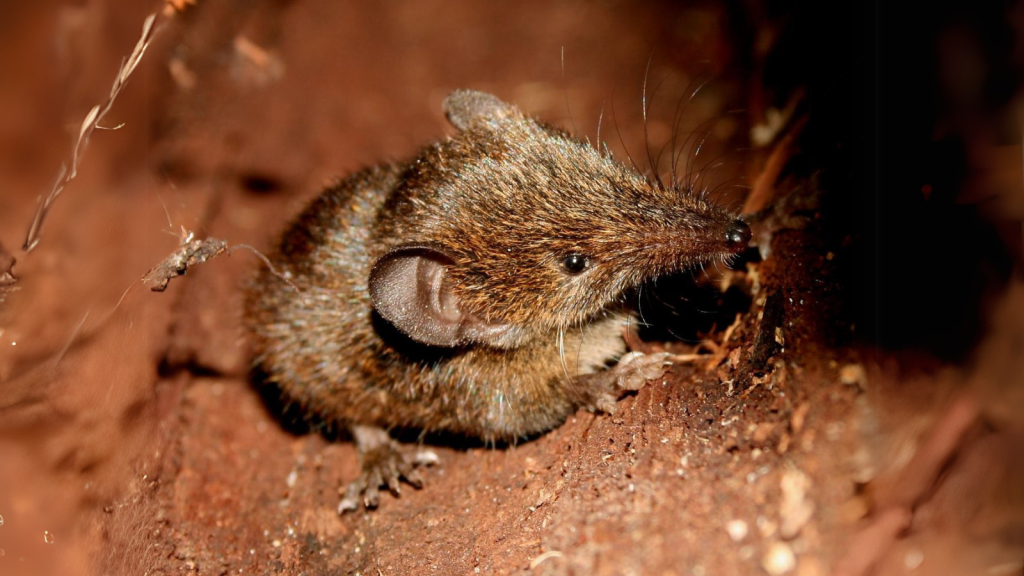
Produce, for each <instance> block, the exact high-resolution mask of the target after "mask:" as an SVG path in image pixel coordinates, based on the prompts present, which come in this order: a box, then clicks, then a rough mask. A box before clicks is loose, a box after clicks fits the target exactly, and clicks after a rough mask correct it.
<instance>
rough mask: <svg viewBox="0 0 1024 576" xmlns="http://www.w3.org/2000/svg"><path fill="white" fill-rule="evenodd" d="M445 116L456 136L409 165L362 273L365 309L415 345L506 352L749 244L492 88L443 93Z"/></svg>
mask: <svg viewBox="0 0 1024 576" xmlns="http://www.w3.org/2000/svg"><path fill="white" fill-rule="evenodd" d="M445 112H446V114H447V116H448V119H449V120H450V121H451V123H452V124H453V125H454V126H455V127H456V128H458V129H459V134H458V135H456V136H454V137H452V138H450V139H449V140H447V141H445V142H441V143H438V144H436V145H434V146H433V147H431V148H429V149H427V150H426V151H425V152H424V153H423V154H422V155H421V156H420V157H419V158H418V159H417V160H416V161H415V162H414V163H413V164H411V165H410V167H409V168H408V170H407V172H406V174H405V176H404V178H403V180H404V183H403V185H402V187H401V188H400V189H399V190H397V191H396V193H395V194H394V196H393V197H392V198H391V199H390V201H389V203H388V205H387V206H386V207H385V209H384V211H383V212H384V213H385V214H387V215H388V217H387V218H382V219H381V220H380V221H379V222H378V227H377V229H376V234H377V237H378V238H381V239H382V241H383V244H384V248H383V250H384V251H383V253H382V255H380V257H379V258H378V259H377V261H376V263H375V265H374V266H373V270H372V273H371V275H370V281H369V288H370V293H371V296H372V299H373V303H374V306H375V308H376V309H377V311H378V312H379V313H380V314H381V315H382V316H383V317H384V318H386V319H387V320H389V321H390V322H392V323H393V324H394V325H395V326H396V327H397V328H399V329H400V330H402V331H403V332H405V333H406V334H407V335H409V336H410V337H412V338H413V339H415V340H418V341H420V342H423V343H426V344H433V345H437V346H460V345H468V344H474V343H483V344H487V345H490V346H496V347H499V348H502V347H514V346H517V345H519V344H520V343H522V342H524V341H526V340H527V339H529V338H530V337H531V335H534V334H537V333H540V332H543V331H549V330H552V329H558V328H567V327H570V326H576V325H579V324H582V323H585V322H586V321H588V320H589V319H590V318H593V317H594V316H595V315H598V314H600V313H601V312H602V311H603V310H604V309H606V308H607V307H608V306H609V305H611V304H612V303H614V302H615V301H616V300H617V299H618V298H619V297H620V296H621V295H622V293H623V292H624V291H625V290H627V289H629V288H632V287H635V286H637V285H639V284H641V283H643V282H645V281H648V280H651V279H652V278H655V277H657V276H659V275H662V274H666V273H670V272H675V271H679V270H682V269H685V268H689V267H692V266H695V265H698V264H702V263H707V262H710V261H714V260H723V259H726V258H728V257H730V256H732V255H734V254H736V253H737V252H740V251H742V250H743V249H744V248H745V247H746V245H747V242H748V241H749V240H750V230H749V228H747V226H746V224H744V223H743V222H741V221H739V220H736V219H735V218H734V217H733V216H731V215H729V214H728V213H727V212H726V211H724V210H723V209H722V208H720V207H719V206H717V205H715V204H714V203H712V202H710V201H708V200H707V199H706V198H704V197H702V196H701V195H698V194H693V193H691V192H689V191H682V190H669V189H664V188H662V187H660V186H657V185H654V184H652V183H651V182H649V181H648V180H647V179H646V178H644V177H643V176H641V175H639V174H637V173H636V172H634V171H632V170H629V169H628V168H626V167H624V166H622V165H620V164H618V163H617V162H615V161H614V160H612V159H611V158H610V157H608V156H607V155H603V154H601V153H599V152H598V151H597V150H595V149H594V148H592V147H591V146H589V145H588V144H585V143H583V142H580V141H579V140H577V139H575V138H573V137H571V136H569V135H568V134H566V133H564V132H562V131H560V130H558V129H555V128H552V127H550V126H547V125H545V124H543V123H541V122H539V121H537V120H535V119H532V118H529V117H526V116H524V115H523V114H522V113H521V112H520V111H519V110H518V109H517V108H515V107H514V106H512V105H509V104H506V103H504V102H502V101H501V100H499V99H497V98H495V97H494V96H491V95H489V94H485V93H482V92H473V91H465V90H460V91H456V92H455V93H453V94H452V95H450V96H449V97H448V98H447V100H446V101H445Z"/></svg>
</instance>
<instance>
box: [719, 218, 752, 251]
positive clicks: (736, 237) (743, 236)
mask: <svg viewBox="0 0 1024 576" xmlns="http://www.w3.org/2000/svg"><path fill="white" fill-rule="evenodd" d="M750 238H751V233H750V226H747V223H746V222H743V221H742V220H736V221H735V222H733V223H732V225H730V226H729V229H728V230H726V231H725V243H726V244H727V245H728V246H729V248H731V249H732V250H733V251H734V252H742V251H743V250H744V249H746V247H747V244H749V243H750Z"/></svg>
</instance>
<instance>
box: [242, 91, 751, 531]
mask: <svg viewBox="0 0 1024 576" xmlns="http://www.w3.org/2000/svg"><path fill="white" fill-rule="evenodd" d="M444 109H445V113H446V114H447V116H448V119H449V120H450V121H451V123H452V124H453V125H454V126H455V127H456V128H457V129H458V131H459V132H458V133H457V134H456V135H454V136H452V137H450V138H448V139H446V140H442V141H440V142H436V143H434V144H431V145H429V146H427V147H426V148H424V149H423V150H421V151H420V152H419V154H418V155H416V156H415V157H414V158H412V159H411V160H408V161H406V162H399V163H394V164H384V165H380V166H376V167H373V168H369V169H366V170H363V171H361V172H359V173H357V174H355V175H353V176H351V177H349V178H347V179H345V180H343V181H341V182H340V183H338V184H337V185H335V186H333V187H331V188H328V189H327V190H326V191H324V192H323V193H322V194H321V195H320V196H319V197H318V198H317V199H316V200H314V201H313V202H312V203H311V204H310V205H309V206H308V207H307V208H306V210H305V211H304V212H303V213H302V215H301V216H299V217H298V219H297V220H296V221H295V222H294V223H292V224H291V226H290V227H289V228H288V229H287V231H286V232H285V233H284V236H283V238H282V240H281V244H280V248H279V250H278V251H277V253H276V254H275V255H274V256H273V258H272V260H273V263H274V265H275V267H278V268H279V269H280V270H281V271H282V272H283V276H285V277H287V278H288V280H287V281H286V280H284V279H282V278H280V277H278V276H277V275H275V274H272V273H271V272H269V271H267V270H264V271H262V272H261V273H260V274H259V275H258V277H257V278H256V280H255V282H254V284H253V286H252V288H251V290H250V292H249V295H248V299H247V317H248V323H249V330H250V331H251V333H252V344H253V348H254V354H255V357H254V365H255V369H256V370H257V371H258V373H260V374H261V375H262V376H261V378H262V379H264V380H265V381H266V382H268V383H270V384H274V385H276V386H277V387H278V388H279V389H280V390H281V391H282V392H283V393H284V394H285V395H286V397H287V399H288V400H289V401H291V402H295V403H297V404H298V405H299V406H301V407H302V409H303V410H305V411H307V412H309V413H312V414H315V415H317V416H318V417H319V418H322V419H325V420H327V421H331V422H337V423H340V424H342V425H345V426H347V427H348V428H349V430H350V431H351V432H352V435H353V437H354V439H355V441H356V443H357V445H358V448H359V452H360V457H361V462H362V468H363V473H362V475H361V476H360V477H359V479H357V480H356V481H354V482H352V483H351V484H350V485H349V487H348V489H347V491H346V494H345V497H344V498H343V499H342V502H341V505H340V506H339V511H342V512H343V511H345V510H353V509H356V508H358V506H359V501H360V500H362V501H363V503H364V504H365V505H366V506H368V507H373V506H376V505H377V503H378V499H379V489H380V487H381V486H383V485H386V486H387V487H388V488H390V489H391V490H392V491H393V492H395V493H397V492H398V488H399V480H400V478H405V479H406V480H407V481H408V482H410V483H412V484H414V485H416V486H419V485H420V483H421V481H420V478H419V475H418V474H417V472H416V470H415V469H414V467H413V461H412V459H411V458H410V457H407V456H405V455H403V454H402V453H401V451H400V449H399V446H398V445H397V444H396V443H395V441H394V440H392V439H391V438H390V436H389V434H388V432H387V431H388V430H391V429H394V428H403V429H409V428H412V429H419V430H423V431H428V432H429V431H445V432H451V433H456V434H463V435H467V436H471V437H475V438H480V439H483V440H485V441H489V442H494V441H511V440H515V439H518V438H523V437H525V436H529V435H532V434H537V433H540V432H544V431H547V430H550V429H551V428H554V427H556V426H558V425H559V424H561V423H562V422H563V421H564V420H565V419H566V418H567V417H568V416H569V415H570V414H571V413H573V411H575V410H577V409H578V408H580V407H586V408H590V409H596V410H602V411H605V412H611V411H613V410H614V409H615V402H616V400H617V399H618V398H619V397H620V396H621V395H622V393H623V392H624V391H626V390H637V389H639V388H641V387H642V386H643V385H644V383H645V382H646V381H647V380H649V379H653V378H657V377H660V376H661V375H662V374H663V373H664V371H665V367H666V365H667V362H666V355H664V354H650V355H644V354H641V353H638V352H628V353H627V350H626V345H625V341H624V339H623V336H624V333H625V328H626V325H627V323H628V322H630V321H631V319H632V316H631V315H630V312H628V311H626V310H625V309H624V308H623V307H622V306H621V303H620V300H621V298H622V295H623V292H624V291H625V290H628V289H630V288H633V287H635V286H637V285H639V284H640V283H642V282H645V281H648V280H650V279H653V278H654V277H656V276H658V275H661V274H665V273H669V272H673V271H678V270H681V269H684V268H687V267H690V266H693V265H695V264H697V263H701V262H707V261H711V260H715V259H725V258H727V257H729V256H731V255H733V254H735V253H737V252H739V251H741V250H743V249H744V248H745V247H746V245H747V242H748V241H749V240H750V230H749V228H747V226H746V225H745V224H744V223H743V222H740V221H738V220H736V219H735V218H733V217H732V216H730V215H729V214H728V213H726V212H725V211H724V210H723V209H722V208H720V207H718V206H716V205H715V204H713V203H711V202H709V201H707V200H706V199H705V198H704V197H702V196H701V195H698V194H694V193H691V192H689V191H686V190H674V189H666V188H663V187H661V186H660V185H656V184H653V183H652V182H650V181H648V180H647V179H645V178H644V177H643V176H641V175H639V174H637V173H636V172H634V171H632V170H629V169H627V168H625V167H624V166H622V165H620V164H618V163H616V162H614V161H613V160H612V159H610V158H609V157H608V156H607V155H605V154H601V153H600V152H598V151H597V150H595V149H594V148H592V147H591V146H589V145H588V144H585V143H583V142H581V141H580V140H578V139H576V138H573V137H572V136H570V135H568V134H567V133H565V132H563V131H561V130H558V129H556V128H553V127H551V126H548V125H546V124H544V123H542V122H539V121H537V120H534V119H532V118H529V117H527V116H524V115H523V114H522V113H521V112H520V111H519V110H518V109H517V108H515V107H514V106H512V105H509V104H506V103H505V102H502V101H501V100H499V99H498V98H496V97H494V96H491V95H489V94H484V93H482V92H474V91H467V90H459V91H456V92H454V93H453V94H451V95H450V96H449V97H448V98H447V99H446V100H445V103H444ZM296 288H298V289H299V290H300V291H301V292H296ZM614 361H617V364H615V365H614V366H611V367H608V366H609V364H610V363H611V362H614Z"/></svg>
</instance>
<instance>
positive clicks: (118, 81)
mask: <svg viewBox="0 0 1024 576" xmlns="http://www.w3.org/2000/svg"><path fill="white" fill-rule="evenodd" d="M173 14H174V11H173V10H170V11H168V10H165V11H163V12H159V13H153V14H150V15H149V16H148V17H147V18H146V20H145V21H144V22H143V23H142V35H141V36H140V37H139V41H138V43H136V44H135V49H134V50H132V53H131V54H130V55H129V56H128V58H126V59H124V60H123V61H122V62H121V68H120V69H119V70H118V72H117V77H116V78H114V83H113V85H112V86H111V87H110V94H109V95H108V96H107V99H106V100H105V101H104V102H103V103H102V104H97V105H96V106H93V107H92V109H91V110H89V113H88V114H86V115H85V120H83V121H82V125H81V127H80V128H79V129H78V138H77V140H76V141H75V145H74V147H73V148H72V150H71V159H70V161H69V162H65V163H63V164H61V166H60V170H58V172H57V179H56V181H55V182H54V183H53V187H52V188H50V193H49V194H47V195H46V198H45V199H44V198H42V197H40V200H39V208H38V209H37V210H36V214H35V217H34V218H33V219H32V224H31V226H29V229H28V234H26V235H25V243H24V244H23V245H22V250H24V251H25V252H30V251H31V250H32V249H33V248H35V247H36V246H38V245H39V238H40V234H41V231H42V229H43V221H44V220H45V219H46V214H47V213H48V212H49V211H50V207H51V206H52V205H53V202H54V201H55V200H56V199H57V197H58V196H60V193H61V192H62V191H64V188H65V187H66V186H67V185H68V183H70V182H71V181H72V180H74V178H75V176H77V175H78V167H79V165H80V164H81V162H82V157H83V155H84V154H85V150H86V148H88V146H89V139H90V137H91V136H92V133H93V131H95V130H96V129H97V128H100V129H102V128H103V127H101V126H100V125H99V124H100V121H101V120H103V117H104V116H106V115H107V113H108V112H110V109H111V108H112V107H113V106H114V101H115V100H116V99H117V96H118V95H119V94H120V93H121V90H123V89H124V87H125V85H126V84H128V79H129V78H130V77H131V75H132V73H133V72H135V69H136V68H137V67H138V65H139V62H140V61H141V60H142V56H143V55H144V54H145V53H146V49H147V48H149V45H150V43H151V42H152V41H153V36H154V35H155V34H156V32H157V30H158V29H159V26H157V20H158V19H159V20H160V24H161V25H162V24H163V21H164V20H165V19H166V18H168V17H170V16H171V15H173Z"/></svg>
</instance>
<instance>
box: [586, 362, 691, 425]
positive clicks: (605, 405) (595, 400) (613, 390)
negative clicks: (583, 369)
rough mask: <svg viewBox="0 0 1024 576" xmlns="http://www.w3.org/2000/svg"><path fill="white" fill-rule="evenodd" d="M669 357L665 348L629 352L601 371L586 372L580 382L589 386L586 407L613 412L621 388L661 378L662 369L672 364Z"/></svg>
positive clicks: (631, 388) (628, 389) (641, 385)
mask: <svg viewBox="0 0 1024 576" xmlns="http://www.w3.org/2000/svg"><path fill="white" fill-rule="evenodd" d="M668 357H669V354H668V353H667V352H658V353H656V354H644V353H643V352H630V353H628V354H626V355H625V356H623V357H622V358H621V359H619V363H618V364H616V365H615V366H613V367H611V368H609V369H607V370H605V371H604V372H598V373H596V374H588V375H587V376H585V377H584V378H583V379H584V382H582V384H583V385H585V386H588V387H589V388H590V394H591V397H590V399H589V402H587V405H588V407H589V408H591V409H596V410H600V411H601V412H606V413H608V414H614V413H615V408H616V402H617V401H618V399H619V397H620V396H622V393H623V392H627V391H632V390H639V389H641V388H643V387H644V385H645V384H646V383H647V381H648V380H654V379H656V378H661V377H662V376H663V375H664V374H665V370H667V369H668V367H669V366H670V365H671V364H672V363H671V362H669V360H668Z"/></svg>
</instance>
